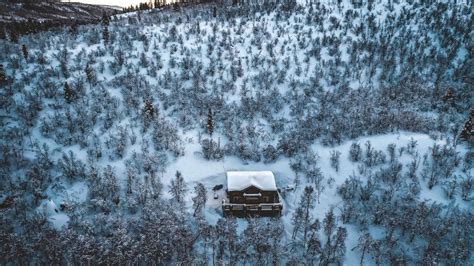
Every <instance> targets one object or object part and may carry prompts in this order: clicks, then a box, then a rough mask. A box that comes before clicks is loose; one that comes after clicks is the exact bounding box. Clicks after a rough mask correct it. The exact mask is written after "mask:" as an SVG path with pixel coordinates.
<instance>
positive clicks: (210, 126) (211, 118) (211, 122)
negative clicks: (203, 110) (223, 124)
mask: <svg viewBox="0 0 474 266" xmlns="http://www.w3.org/2000/svg"><path fill="white" fill-rule="evenodd" d="M214 126H215V122H214V115H213V114H212V110H211V108H209V112H208V113H207V124H206V128H207V133H208V134H209V136H210V137H211V138H212V133H214Z"/></svg>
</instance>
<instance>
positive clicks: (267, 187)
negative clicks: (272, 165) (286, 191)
mask: <svg viewBox="0 0 474 266" xmlns="http://www.w3.org/2000/svg"><path fill="white" fill-rule="evenodd" d="M250 186H254V187H256V188H259V189H261V190H263V191H276V190H277V187H276V183H275V176H274V175H273V173H272V172H271V171H229V172H227V189H228V190H229V191H241V190H244V189H246V188H248V187H250Z"/></svg>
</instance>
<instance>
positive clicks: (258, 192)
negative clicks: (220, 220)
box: [222, 171, 283, 217]
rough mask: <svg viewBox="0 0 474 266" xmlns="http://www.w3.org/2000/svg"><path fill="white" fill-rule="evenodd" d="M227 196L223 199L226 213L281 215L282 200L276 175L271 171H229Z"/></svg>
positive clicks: (240, 215) (241, 215)
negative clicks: (227, 199)
mask: <svg viewBox="0 0 474 266" xmlns="http://www.w3.org/2000/svg"><path fill="white" fill-rule="evenodd" d="M227 190H228V191H227V197H228V198H229V201H228V202H227V201H226V200H223V201H222V210H223V212H224V215H229V214H231V215H235V216H237V217H246V216H280V215H281V210H282V209H283V204H282V203H281V202H280V197H279V194H278V189H277V187H276V182H275V176H274V175H273V173H272V172H270V171H256V172H250V171H243V172H239V171H235V172H227Z"/></svg>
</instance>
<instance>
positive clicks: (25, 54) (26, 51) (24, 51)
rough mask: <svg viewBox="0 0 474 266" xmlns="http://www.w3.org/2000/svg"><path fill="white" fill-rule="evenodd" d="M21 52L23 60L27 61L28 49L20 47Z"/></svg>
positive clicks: (23, 46) (24, 46)
mask: <svg viewBox="0 0 474 266" xmlns="http://www.w3.org/2000/svg"><path fill="white" fill-rule="evenodd" d="M21 51H22V52H23V57H24V58H25V60H28V48H26V45H24V44H23V45H21Z"/></svg>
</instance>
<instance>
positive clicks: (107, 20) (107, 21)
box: [101, 12, 110, 27]
mask: <svg viewBox="0 0 474 266" xmlns="http://www.w3.org/2000/svg"><path fill="white" fill-rule="evenodd" d="M101 22H102V25H104V26H106V27H107V26H109V24H110V17H109V16H108V15H107V13H106V12H104V13H102V20H101Z"/></svg>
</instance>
